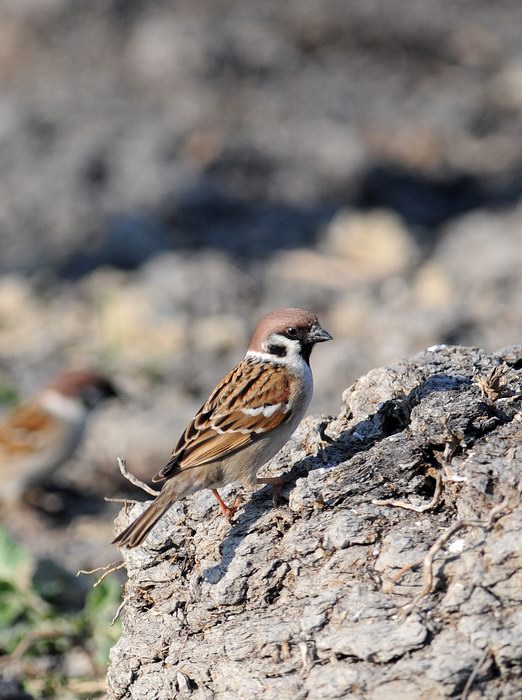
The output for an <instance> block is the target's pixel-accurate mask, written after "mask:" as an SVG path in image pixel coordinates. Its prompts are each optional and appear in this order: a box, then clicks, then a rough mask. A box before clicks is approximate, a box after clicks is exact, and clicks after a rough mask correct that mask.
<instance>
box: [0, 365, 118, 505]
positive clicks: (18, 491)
mask: <svg viewBox="0 0 522 700" xmlns="http://www.w3.org/2000/svg"><path fill="white" fill-rule="evenodd" d="M116 395H117V392H116V390H115V388H114V386H113V385H112V383H111V382H110V381H109V380H108V379H107V378H105V377H103V376H101V375H99V374H96V373H95V372H89V371H79V372H64V373H63V374H60V375H59V376H58V377H56V379H54V381H52V382H51V383H50V384H49V385H48V386H46V387H45V388H44V389H43V390H42V391H41V392H40V393H39V394H37V395H36V396H35V397H34V398H32V399H29V400H28V401H25V402H23V403H21V404H20V405H19V406H16V407H15V408H14V409H13V410H12V411H10V412H9V413H8V414H7V415H6V416H4V417H3V420H2V421H1V422H0V501H1V502H2V503H3V504H4V505H11V504H13V503H16V502H17V501H19V500H20V499H21V497H22V496H23V494H24V493H25V492H26V491H27V490H28V489H30V488H31V487H33V486H35V485H36V484H41V483H42V482H44V481H45V479H46V478H47V477H48V476H49V475H50V474H51V473H52V472H53V471H54V470H55V469H57V468H58V467H59V466H60V465H61V464H62V463H63V462H65V461H67V460H68V459H69V458H70V457H71V456H72V454H73V453H74V451H75V450H76V448H77V447H78V444H79V443H80V440H81V438H82V435H83V432H84V428H85V424H86V421H87V418H88V415H89V413H90V412H91V410H92V409H93V408H95V406H97V405H98V404H99V403H100V401H102V400H103V399H105V398H108V397H110V396H116Z"/></svg>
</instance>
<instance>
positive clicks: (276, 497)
mask: <svg viewBox="0 0 522 700" xmlns="http://www.w3.org/2000/svg"><path fill="white" fill-rule="evenodd" d="M292 478H293V475H292V472H291V471H289V472H286V473H285V474H281V475H280V476H266V477H264V478H260V479H256V484H269V485H270V486H273V487H274V493H273V496H272V499H273V501H274V505H278V503H279V502H280V500H281V491H282V490H283V486H284V485H285V484H288V482H289V481H292Z"/></svg>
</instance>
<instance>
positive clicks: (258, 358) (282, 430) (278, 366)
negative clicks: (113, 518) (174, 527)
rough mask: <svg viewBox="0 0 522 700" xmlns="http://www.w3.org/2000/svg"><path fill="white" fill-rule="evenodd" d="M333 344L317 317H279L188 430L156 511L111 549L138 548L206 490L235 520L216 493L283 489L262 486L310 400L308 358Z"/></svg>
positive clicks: (297, 313)
mask: <svg viewBox="0 0 522 700" xmlns="http://www.w3.org/2000/svg"><path fill="white" fill-rule="evenodd" d="M331 339H332V336H331V335H330V334H329V333H328V332H327V331H325V330H324V329H323V328H321V326H320V325H319V321H318V320H317V316H315V315H314V314H311V313H309V312H308V311H303V310H302V309H280V310H278V311H273V312H272V313H270V314H268V315H267V316H265V317H264V318H263V319H262V320H261V322H260V323H259V325H258V326H257V328H256V331H255V333H254V335H253V337H252V340H251V341H250V346H249V348H248V350H247V353H246V355H245V357H244V359H243V360H242V361H241V362H240V363H239V364H238V365H237V366H236V367H235V368H234V369H233V370H232V371H231V372H230V373H229V374H227V376H226V377H225V378H224V379H223V380H222V381H221V382H220V383H219V384H218V385H217V387H216V388H215V389H214V391H213V392H212V394H211V395H210V397H209V398H208V399H207V401H206V403H205V404H204V405H203V406H202V407H201V408H200V410H199V411H198V412H197V414H196V416H195V417H194V418H193V419H192V421H191V422H190V423H189V425H188V427H187V428H186V430H185V432H184V433H183V435H182V436H181V438H180V440H179V442H178V444H177V445H176V447H175V448H174V451H173V452H172V455H171V457H170V459H169V461H168V462H167V464H166V466H165V467H163V469H162V470H161V471H159V472H158V473H157V474H156V475H155V476H154V477H153V479H152V481H155V482H157V481H165V483H164V485H163V488H162V490H161V491H160V493H159V494H158V496H157V497H156V498H155V499H154V501H153V502H152V504H151V505H150V506H149V507H148V508H147V510H145V511H144V512H143V513H142V514H141V515H140V516H139V517H138V518H136V520H134V522H132V523H131V524H130V525H129V526H128V527H127V528H126V529H125V530H124V531H123V532H122V533H120V534H119V535H118V536H117V537H116V539H115V540H114V541H113V544H117V545H123V546H126V547H136V546H137V545H139V544H140V543H141V542H142V541H143V540H144V539H145V537H146V536H147V534H148V533H149V532H150V530H151V529H152V528H153V526H154V525H155V524H156V522H157V521H158V520H159V519H160V518H161V517H162V515H164V513H165V512H166V511H167V510H168V509H169V508H170V507H171V505H172V504H173V503H174V502H175V501H177V500H179V499H181V498H184V497H185V496H188V495H189V494H191V493H194V492H196V491H199V490H200V489H205V488H208V489H212V492H213V493H214V495H215V496H216V498H217V500H218V502H219V505H220V506H221V509H222V511H223V513H224V514H225V516H226V517H227V518H228V519H229V520H230V519H231V518H232V516H233V515H234V513H235V511H236V510H237V508H238V505H239V504H238V503H237V499H236V502H234V504H233V505H232V506H230V507H229V506H227V505H226V504H225V503H224V501H223V499H222V498H221V496H220V494H219V492H218V491H217V489H218V487H221V486H224V485H226V484H229V483H231V482H233V481H237V480H239V481H242V482H243V483H244V484H246V485H253V484H259V483H281V477H278V478H275V479H258V478H257V471H258V470H259V468H260V467H261V466H262V465H263V464H265V462H267V461H268V460H269V459H271V458H272V457H273V456H274V455H275V454H276V453H277V452H279V450H280V449H281V448H282V447H283V445H284V444H285V443H286V442H287V440H288V439H289V438H290V436H291V435H292V433H293V432H294V431H295V429H296V428H297V426H298V425H299V423H300V421H301V419H302V418H303V416H304V414H305V412H306V409H307V408H308V405H309V403H310V399H311V398H312V390H313V381H312V371H311V369H310V354H311V352H312V349H313V347H314V345H315V344H316V343H322V342H324V341H326V340H331Z"/></svg>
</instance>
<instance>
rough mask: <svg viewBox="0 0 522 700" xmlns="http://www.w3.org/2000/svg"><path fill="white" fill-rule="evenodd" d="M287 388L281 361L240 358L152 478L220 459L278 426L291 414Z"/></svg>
mask: <svg viewBox="0 0 522 700" xmlns="http://www.w3.org/2000/svg"><path fill="white" fill-rule="evenodd" d="M290 392H291V386H290V380H289V378H288V374H287V371H286V370H285V368H284V367H282V366H279V365H273V364H268V363H266V362H262V361H253V360H247V359H245V360H243V362H241V363H240V364H239V365H238V366H237V367H235V368H234V369H233V370H232V371H231V372H230V373H229V374H228V375H227V376H226V377H225V378H224V379H223V380H222V381H221V382H220V383H219V384H218V385H217V387H216V388H215V389H214V391H213V393H212V395H211V396H210V398H209V399H208V400H207V402H206V403H205V404H204V405H203V406H202V407H201V409H200V410H199V411H198V413H197V414H196V416H195V417H194V418H193V420H192V421H191V422H190V423H189V425H188V426H187V429H186V430H185V432H184V433H183V435H182V436H181V438H180V440H179V442H178V444H177V445H176V447H175V448H174V451H173V452H172V455H171V458H170V460H169V462H168V463H167V464H166V465H165V467H164V468H163V469H162V470H161V471H160V472H158V474H156V475H155V476H154V477H153V479H152V480H153V481H161V480H163V479H168V478H169V477H171V476H174V474H177V473H179V471H180V470H183V469H192V468H193V467H200V466H202V465H204V464H209V463H210V462H214V461H216V460H219V459H223V458H224V457H227V456H228V455H230V454H232V453H234V452H236V451H237V450H238V449H240V448H242V447H245V446H246V445H248V444H250V443H252V442H254V441H255V440H256V439H258V438H259V437H260V436H261V435H264V434H265V433H266V432H268V431H270V430H273V429H274V428H277V427H278V426H279V425H281V424H282V423H284V422H285V421H286V420H288V418H289V416H290V413H289V411H288V402H289V399H290Z"/></svg>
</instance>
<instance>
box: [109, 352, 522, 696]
mask: <svg viewBox="0 0 522 700" xmlns="http://www.w3.org/2000/svg"><path fill="white" fill-rule="evenodd" d="M521 399H522V347H520V346H514V347H511V348H507V349H504V350H501V351H499V352H497V353H494V354H488V353H485V352H484V351H482V350H478V349H475V348H465V347H446V346H437V347H434V348H431V349H430V350H427V351H425V352H423V353H421V354H419V355H416V356H414V357H412V358H410V359H409V360H406V361H403V362H401V363H399V364H397V365H396V366H393V367H388V368H383V369H377V370H373V371H372V372H370V373H369V374H368V375H366V376H364V377H362V378H361V379H359V380H358V381H357V382H356V383H355V384H354V385H353V386H351V387H350V388H349V389H347V390H346V391H345V392H344V394H343V404H342V410H341V413H340V414H339V416H338V417H337V418H335V419H330V418H325V417H313V418H310V419H308V420H306V421H305V422H304V423H303V425H302V426H301V428H300V430H299V432H298V434H297V435H296V437H295V438H294V439H293V441H292V442H291V443H289V444H288V445H287V447H286V449H285V451H284V453H283V454H281V455H280V456H279V457H278V458H277V459H275V460H273V461H272V463H271V466H270V471H274V472H277V471H280V470H282V469H283V468H285V467H288V468H290V467H292V468H293V470H294V472H293V473H294V474H295V479H294V481H293V482H292V483H291V484H290V485H289V487H288V489H287V491H286V492H285V494H284V497H283V501H282V502H281V503H280V504H279V505H278V506H276V507H274V506H273V504H272V497H271V493H270V490H269V489H268V488H263V489H261V490H259V491H257V492H256V493H254V494H253V495H252V496H251V498H250V499H249V500H248V502H247V504H246V505H245V506H244V508H243V509H242V511H241V512H240V513H239V517H237V522H236V523H234V524H233V525H232V526H229V525H228V524H227V523H226V522H225V521H224V519H222V518H221V516H220V515H219V514H218V509H217V507H216V506H215V505H214V503H213V500H212V497H211V496H210V494H207V493H206V492H205V493H200V494H197V495H196V496H195V497H193V498H191V499H188V500H186V501H184V502H182V503H179V504H177V505H176V506H175V507H174V508H173V509H172V510H171V512H170V513H169V515H168V516H167V517H165V518H164V520H163V522H162V523H161V525H159V526H158V527H157V528H156V529H155V530H154V532H153V534H152V535H151V536H150V538H149V539H148V541H147V542H146V546H145V547H143V548H138V549H137V550H133V551H130V552H125V555H124V556H125V563H126V565H127V569H128V574H129V580H128V583H127V587H126V604H125V609H124V613H123V619H124V632H123V636H122V638H121V639H120V641H119V643H118V644H117V645H116V647H115V648H114V649H113V650H112V659H111V666H110V668H109V673H108V684H109V695H108V697H109V698H110V699H111V700H115V699H116V698H117V699H123V698H125V699H127V698H133V699H136V700H141V699H142V698H148V699H152V698H155V699H158V700H172V698H178V697H179V698H183V697H189V696H190V697H191V698H193V699H194V700H198V699H199V698H220V699H230V700H232V698H238V697H242V698H258V697H259V698H283V697H284V698H296V699H297V698H310V699H312V698H313V699H314V700H315V699H318V698H344V697H353V698H370V699H371V700H378V699H381V698H399V697H400V698H401V700H407V699H408V700H409V699H411V700H419V699H420V698H430V699H432V698H445V697H461V696H462V697H468V698H476V699H478V698H513V697H518V696H519V694H520V693H521V692H522V646H521V645H520V638H521V636H522V609H521V601H522V548H521V543H520V542H521V541H520V532H521V529H522V507H521V505H520V483H521V481H520V471H521V459H522V413H521V408H522V400H521ZM232 491H233V488H232V487H231V488H229V490H228V494H227V495H228V496H229V497H230V496H231V494H232ZM390 499H391V500H393V501H394V502H395V503H394V504H390V503H388V504H387V505H384V504H383V503H382V500H390ZM376 501H377V502H376ZM397 501H398V502H402V503H403V504H407V505H410V506H413V507H415V508H416V509H417V510H409V509H406V508H404V507H400V506H399V505H397ZM142 507H143V506H141V505H136V506H134V508H133V510H132V511H131V512H130V513H129V514H127V515H125V514H122V515H121V516H120V518H119V522H118V527H122V526H123V525H124V524H125V523H126V522H127V521H128V518H129V517H130V516H131V515H132V517H135V515H136V514H137V513H138V512H139V511H140V510H141V508H142ZM430 549H431V552H430Z"/></svg>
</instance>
